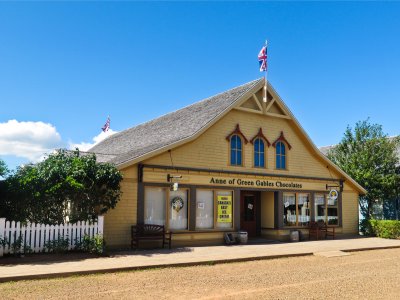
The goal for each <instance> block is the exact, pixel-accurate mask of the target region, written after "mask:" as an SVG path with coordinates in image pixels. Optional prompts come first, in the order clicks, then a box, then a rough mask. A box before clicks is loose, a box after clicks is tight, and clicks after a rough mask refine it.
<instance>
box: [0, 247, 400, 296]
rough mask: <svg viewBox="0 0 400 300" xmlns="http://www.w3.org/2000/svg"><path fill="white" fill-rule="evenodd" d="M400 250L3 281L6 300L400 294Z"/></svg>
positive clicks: (0, 292) (1, 287) (0, 291)
mask: <svg viewBox="0 0 400 300" xmlns="http://www.w3.org/2000/svg"><path fill="white" fill-rule="evenodd" d="M399 285H400V249H390V250H374V251H365V252H355V253H352V254H351V255H350V256H343V257H332V258H325V257H318V256H307V257H297V258H284V259H274V260H263V261H254V262H244V263H231V264H223V265H214V266H213V265H210V266H196V267H185V268H169V269H156V270H146V271H135V272H125V273H115V274H104V275H90V276H76V277H71V278H62V279H48V280H35V281H21V282H12V283H2V284H0V299H96V298H103V299H215V298H224V299H255V298H262V299H396V298H397V299H398V298H399V297H400V295H399V292H398V287H399Z"/></svg>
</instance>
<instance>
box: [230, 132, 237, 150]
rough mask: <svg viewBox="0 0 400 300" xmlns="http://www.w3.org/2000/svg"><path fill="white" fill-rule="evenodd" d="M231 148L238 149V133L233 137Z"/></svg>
mask: <svg viewBox="0 0 400 300" xmlns="http://www.w3.org/2000/svg"><path fill="white" fill-rule="evenodd" d="M231 149H236V135H234V136H232V137H231Z"/></svg>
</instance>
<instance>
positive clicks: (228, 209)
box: [217, 195, 232, 223]
mask: <svg viewBox="0 0 400 300" xmlns="http://www.w3.org/2000/svg"><path fill="white" fill-rule="evenodd" d="M217 202H218V203H217V205H218V215H217V222H218V223H232V196H221V195H218V198H217Z"/></svg>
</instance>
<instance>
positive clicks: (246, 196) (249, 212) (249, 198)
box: [240, 191, 260, 237]
mask: <svg viewBox="0 0 400 300" xmlns="http://www.w3.org/2000/svg"><path fill="white" fill-rule="evenodd" d="M259 203H260V201H259V193H258V192H253V191H242V192H241V193H240V229H241V230H244V231H247V233H248V235H249V237H255V236H257V235H259V230H258V228H257V227H258V223H259V222H257V219H258V215H259V209H260V208H259Z"/></svg>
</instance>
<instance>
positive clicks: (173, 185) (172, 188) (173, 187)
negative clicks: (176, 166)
mask: <svg viewBox="0 0 400 300" xmlns="http://www.w3.org/2000/svg"><path fill="white" fill-rule="evenodd" d="M181 178H182V175H171V174H168V175H167V181H168V182H170V183H171V185H170V188H169V189H170V191H173V192H176V191H177V190H178V188H179V184H178V182H173V179H181Z"/></svg>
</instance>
